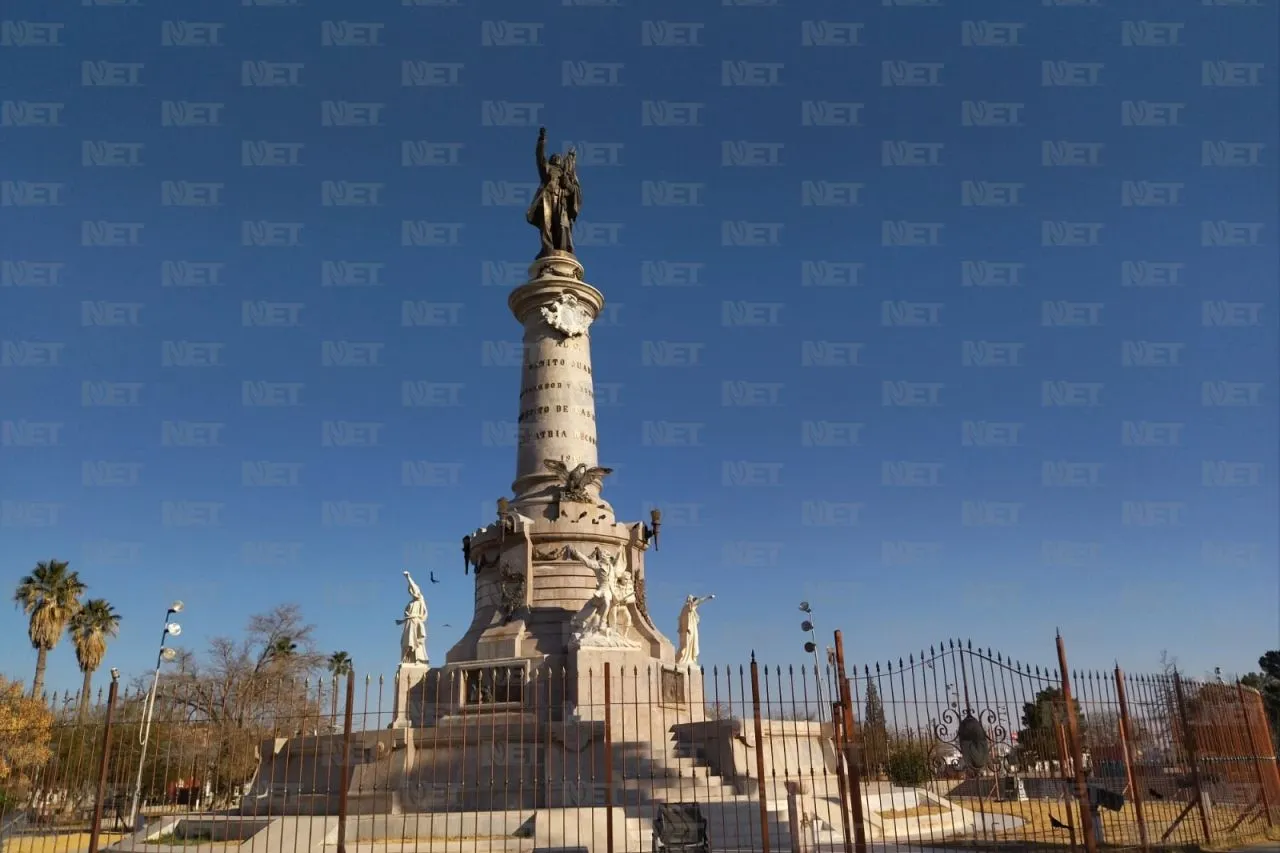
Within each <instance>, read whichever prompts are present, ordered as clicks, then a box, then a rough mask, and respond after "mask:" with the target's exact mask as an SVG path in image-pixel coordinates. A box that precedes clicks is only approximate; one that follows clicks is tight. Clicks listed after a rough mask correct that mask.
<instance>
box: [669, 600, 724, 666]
mask: <svg viewBox="0 0 1280 853" xmlns="http://www.w3.org/2000/svg"><path fill="white" fill-rule="evenodd" d="M713 598H715V596H714V595H706V596H703V597H702V598H698V597H697V596H694V595H690V596H688V597H687V598H685V600H684V607H682V608H680V651H679V652H677V653H676V665H678V666H697V665H698V622H699V621H700V620H701V618H702V617H701V616H699V615H698V608H699V607H701V606H702V605H703V604H706V603H707V602H708V601H710V600H711V599H713Z"/></svg>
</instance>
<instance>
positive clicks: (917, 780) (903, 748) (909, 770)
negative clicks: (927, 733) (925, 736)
mask: <svg viewBox="0 0 1280 853" xmlns="http://www.w3.org/2000/svg"><path fill="white" fill-rule="evenodd" d="M930 759H931V756H930V752H929V745H928V744H926V743H921V742H919V741H914V740H900V741H897V742H895V743H892V744H890V746H889V759H888V761H886V762H885V771H886V772H887V773H888V776H889V781H890V782H892V783H893V784H895V785H898V786H900V787H904V788H913V787H916V786H917V785H923V784H924V783H925V782H928V781H929V779H930V777H931V775H932V774H931V773H930Z"/></svg>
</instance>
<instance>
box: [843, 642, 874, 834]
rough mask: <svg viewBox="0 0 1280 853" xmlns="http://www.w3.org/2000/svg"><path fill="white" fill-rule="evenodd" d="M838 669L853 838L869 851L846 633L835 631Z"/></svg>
mask: <svg viewBox="0 0 1280 853" xmlns="http://www.w3.org/2000/svg"><path fill="white" fill-rule="evenodd" d="M835 644H836V671H837V673H838V675H837V677H838V678H839V679H840V680H839V685H840V705H841V706H842V708H841V710H842V711H843V712H844V713H843V715H842V716H843V717H844V750H845V764H846V767H847V768H848V773H849V799H850V801H851V803H852V806H853V839H854V846H855V847H857V853H867V824H866V819H865V818H864V816H863V814H862V768H861V767H860V766H859V761H858V750H857V745H856V744H855V742H854V738H855V737H857V728H856V726H855V724H854V719H853V691H852V690H850V689H849V676H848V675H846V674H845V668H844V634H842V633H841V632H839V631H836V633H835Z"/></svg>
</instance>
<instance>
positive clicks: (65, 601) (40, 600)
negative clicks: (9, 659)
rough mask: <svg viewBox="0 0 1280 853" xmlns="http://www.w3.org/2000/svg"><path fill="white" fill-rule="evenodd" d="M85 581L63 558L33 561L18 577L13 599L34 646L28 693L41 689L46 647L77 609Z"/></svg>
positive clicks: (55, 641) (55, 640) (54, 641)
mask: <svg viewBox="0 0 1280 853" xmlns="http://www.w3.org/2000/svg"><path fill="white" fill-rule="evenodd" d="M84 591H85V585H84V583H83V582H81V580H80V575H78V574H77V573H76V572H73V571H71V570H70V569H69V568H68V564H67V563H66V562H65V561H63V560H50V561H48V562H47V563H37V564H36V567H35V569H33V570H32V572H31V574H29V575H27V576H26V577H24V578H23V579H22V580H20V581H18V588H17V589H16V590H15V591H14V593H13V600H14V603H15V604H17V605H18V606H19V607H20V608H22V612H23V613H25V614H26V615H27V616H28V617H30V621H28V623H27V637H28V638H29V639H30V640H31V648H33V649H35V650H36V674H35V678H33V679H32V680H31V695H32V697H33V698H39V697H40V694H41V693H43V692H44V670H45V665H46V664H47V662H48V656H49V651H50V650H51V649H52V648H53V647H54V646H56V645H57V644H58V640H59V639H61V638H62V632H63V630H64V629H65V628H66V627H67V623H68V622H70V621H71V617H72V616H74V615H75V614H76V611H78V610H79V609H80V596H81V595H83V594H84Z"/></svg>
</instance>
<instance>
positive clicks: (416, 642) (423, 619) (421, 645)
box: [396, 572, 428, 664]
mask: <svg viewBox="0 0 1280 853" xmlns="http://www.w3.org/2000/svg"><path fill="white" fill-rule="evenodd" d="M404 579H405V580H406V581H408V583H409V596H410V597H409V603H408V604H406V605H405V606H404V618H403V619H397V620H396V624H397V625H403V626H404V630H403V631H401V633H400V662H401V663H416V664H425V663H427V662H428V661H427V600H426V599H425V598H423V596H422V590H421V589H419V588H418V585H417V584H416V583H414V582H413V576H412V575H410V574H409V573H408V572H405V573H404Z"/></svg>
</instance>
